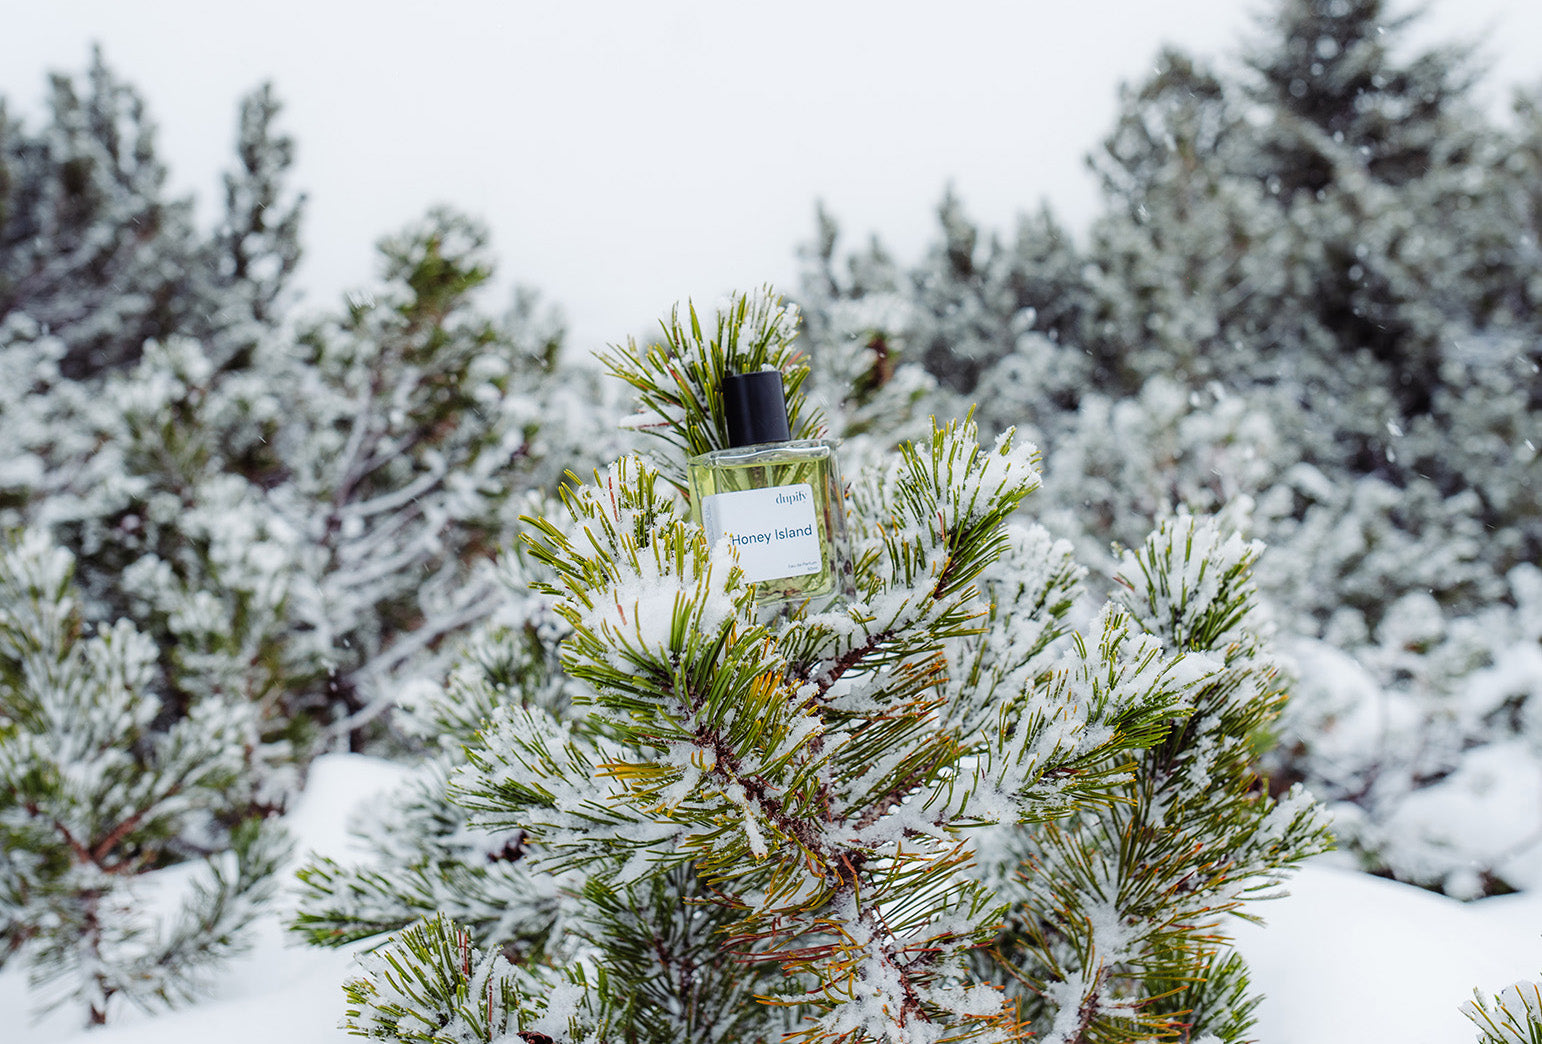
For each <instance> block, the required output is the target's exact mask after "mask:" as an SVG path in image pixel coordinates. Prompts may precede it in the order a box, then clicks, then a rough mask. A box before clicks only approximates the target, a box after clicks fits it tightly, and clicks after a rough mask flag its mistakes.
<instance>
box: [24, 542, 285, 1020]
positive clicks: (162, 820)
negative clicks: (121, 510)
mask: <svg viewBox="0 0 1542 1044" xmlns="http://www.w3.org/2000/svg"><path fill="white" fill-rule="evenodd" d="M72 566H73V562H72V559H71V556H70V555H69V553H68V552H67V551H65V550H63V549H62V548H59V547H56V546H53V545H52V544H51V543H50V542H49V541H48V539H47V538H46V537H45V536H43V535H42V534H40V533H37V532H32V533H28V534H26V535H24V536H23V537H22V538H21V539H20V540H19V541H17V542H15V543H13V544H8V545H7V546H5V547H4V548H3V550H0V964H3V963H6V962H9V961H11V960H16V961H20V962H22V963H23V964H24V965H25V966H26V967H27V968H28V970H29V977H30V978H31V980H32V982H33V985H34V986H35V987H36V988H37V989H38V993H39V997H40V998H41V999H42V1000H43V1001H44V1002H45V1003H51V1004H55V1005H58V1004H69V1005H72V1006H76V1007H78V1008H79V1009H82V1010H83V1012H84V1014H85V1016H86V1020H87V1021H88V1022H90V1023H102V1022H105V1021H106V1020H107V1018H108V1015H109V1012H111V1011H112V1010H114V1009H115V1008H116V1007H117V1006H118V1005H120V1004H121V1002H122V1001H124V1000H126V1001H129V1002H131V1003H133V1004H136V1005H139V1006H141V1007H153V1006H155V1005H157V1004H164V1003H172V1002H175V1001H178V1000H182V999H185V998H186V997H187V996H189V995H190V994H191V992H192V991H193V989H194V988H195V987H196V986H197V984H198V983H199V981H200V976H202V975H204V974H207V972H208V971H209V969H210V966H211V965H210V962H211V961H212V960H214V959H217V958H219V957H221V956H223V955H225V954H228V953H229V952H230V951H231V950H232V949H235V948H238V947H239V946H240V944H241V931H242V929H244V928H245V927H246V924H247V922H248V921H249V920H250V917H251V911H252V909H253V908H254V907H255V906H258V905H260V904H262V903H263V902H265V901H266V900H267V899H268V898H269V897H270V896H271V894H272V891H273V888H274V886H275V884H276V881H275V879H274V877H273V872H274V870H275V869H276V868H277V866H278V864H279V863H280V862H281V861H282V860H283V858H284V855H285V846H284V845H283V843H282V839H281V836H280V835H279V834H277V833H275V832H274V831H273V830H272V829H271V828H270V827H268V826H266V825H265V824H264V823H263V821H262V820H261V819H260V818H253V817H252V816H251V814H250V812H249V811H248V810H249V809H250V807H251V805H252V799H251V794H250V793H249V791H250V787H251V785H252V780H253V779H254V778H255V773H254V772H253V771H252V769H251V767H250V766H249V765H248V764H247V760H248V759H249V758H250V757H251V756H252V753H253V750H254V748H255V747H256V745H257V744H256V733H257V728H256V725H257V721H256V715H255V713H254V712H253V708H252V707H251V706H250V705H247V704H244V703H232V702H230V701H227V700H222V699H218V698H216V697H210V698H208V699H205V700H202V701H200V702H198V703H197V704H195V705H194V706H193V707H191V708H190V709H189V711H188V713H187V714H186V715H185V716H183V717H182V718H181V719H180V720H179V721H177V723H176V724H175V725H173V726H172V727H171V728H169V729H167V728H157V727H156V718H157V715H158V714H159V713H160V711H161V710H162V701H161V700H160V699H159V698H158V697H157V696H156V694H155V692H154V691H153V689H152V687H151V681H152V679H153V677H154V665H155V658H156V648H155V645H154V643H153V642H151V641H150V640H149V639H148V638H147V637H146V636H144V635H142V634H140V633H139V632H137V631H136V630H135V629H134V627H133V626H132V625H131V624H129V623H128V622H127V621H120V622H119V623H118V624H116V625H114V626H111V627H107V626H103V627H100V628H97V629H96V630H95V632H94V633H89V632H86V631H85V629H84V628H83V626H82V621H81V616H80V606H79V601H78V598H77V596H76V594H75V592H74V590H73V588H72V584H71V571H72ZM227 831H228V832H229V834H230V838H229V841H228V846H229V852H228V853H226V854H225V855H223V856H215V857H213V858H210V859H209V860H208V861H207V863H206V866H205V869H204V879H203V880H200V881H199V882H198V883H197V884H196V885H195V886H194V887H193V888H192V889H191V890H190V891H189V892H188V894H187V896H186V898H185V899H184V901H183V902H182V906H181V909H180V910H178V911H177V912H176V914H175V916H173V917H170V918H157V917H156V916H154V915H153V914H152V913H150V912H149V911H148V910H147V909H146V896H145V894H144V891H143V878H141V877H139V876H138V875H140V874H141V873H142V872H143V871H145V870H146V869H152V868H155V867H157V866H163V865H166V864H168V863H170V862H176V861H181V860H184V859H188V858H191V857H197V856H200V855H206V854H209V852H210V851H211V849H210V848H209V847H207V846H219V847H224V846H225V845H226V844H227V842H226V841H225V840H224V838H223V837H222V836H221V835H222V834H224V833H225V832H227ZM200 838H202V839H203V840H202V846H201V845H200ZM201 847H202V850H201V851H200V848H201Z"/></svg>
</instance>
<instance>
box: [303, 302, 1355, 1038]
mask: <svg viewBox="0 0 1542 1044" xmlns="http://www.w3.org/2000/svg"><path fill="white" fill-rule="evenodd" d="M796 327H797V316H796V313H795V312H794V311H793V310H791V309H790V308H786V307H784V306H783V305H782V304H781V302H780V301H779V300H778V299H776V298H775V297H773V296H771V295H770V293H769V292H766V293H763V294H758V295H746V296H740V297H736V298H734V299H733V300H732V301H730V302H729V304H728V306H727V307H726V308H725V309H724V310H723V311H721V312H720V313H719V314H718V316H717V318H716V322H715V323H712V322H708V323H703V322H701V321H700V319H699V317H698V316H697V315H696V313H695V311H694V310H691V312H690V314H689V320H688V321H682V320H681V318H680V317H679V315H678V314H677V315H676V316H675V317H674V318H673V319H672V320H671V321H670V322H666V323H665V324H664V325H663V333H664V337H663V340H662V341H661V342H660V343H658V344H655V345H652V346H649V347H648V348H647V349H645V350H644V349H639V348H637V347H636V346H635V345H629V346H627V348H625V349H616V350H615V351H614V352H613V353H612V355H611V356H610V358H609V359H608V360H607V362H608V363H609V364H610V367H611V369H612V371H613V372H614V373H616V374H618V375H619V376H621V377H623V378H624V379H625V380H626V381H627V382H628V383H629V384H630V385H631V386H632V387H633V388H634V389H635V390H636V391H637V392H638V400H639V408H640V409H641V410H642V411H643V412H644V414H646V415H651V416H645V417H644V418H642V420H643V422H644V423H640V424H639V425H638V426H639V427H640V428H641V429H642V430H644V431H648V432H650V433H653V434H657V435H660V436H661V437H662V440H663V442H664V443H666V444H668V445H669V446H670V447H671V453H673V454H677V453H678V452H679V450H678V447H681V446H688V445H691V444H692V442H693V440H697V439H700V438H702V437H703V436H702V434H701V433H700V432H691V431H687V430H685V429H684V427H683V425H684V424H685V423H686V422H685V421H684V420H682V418H692V417H696V418H701V417H704V416H711V415H712V412H713V410H712V403H711V401H710V396H711V395H712V389H714V388H715V385H716V379H715V378H716V376H717V375H718V374H719V373H721V372H724V371H725V370H726V371H745V370H751V369H758V368H760V367H762V366H764V365H773V366H777V367H778V368H781V369H783V370H784V372H785V373H786V375H787V380H786V384H787V386H788V387H789V388H790V389H794V393H793V395H792V401H791V402H790V403H789V405H790V408H791V409H792V410H793V411H794V414H795V416H798V417H800V418H802V422H803V424H805V425H807V426H810V427H811V428H816V429H817V425H818V424H819V417H818V413H817V411H815V410H812V409H807V410H806V409H805V406H806V403H805V402H804V401H803V398H802V395H803V392H802V384H803V379H804V377H805V376H806V375H807V373H808V363H807V361H806V359H805V358H804V357H803V356H802V355H800V354H799V353H798V352H797V351H796V350H795V348H794V346H793V338H794V336H795V333H796ZM711 436H712V433H711V432H708V433H707V435H706V436H705V437H706V438H709V439H710V438H711ZM678 473H679V467H678V461H674V460H666V462H665V463H664V464H663V465H662V466H656V465H655V464H653V463H650V462H649V461H647V460H645V459H643V458H641V457H635V456H634V457H627V458H624V459H622V460H620V461H617V462H615V463H614V464H612V465H610V466H609V467H608V468H605V469H604V470H602V471H599V472H596V474H595V478H594V481H593V482H589V483H582V484H574V485H572V486H570V487H569V488H567V489H566V490H565V491H564V494H563V497H562V503H561V504H560V505H555V504H554V505H553V506H552V509H551V510H550V511H549V512H547V513H545V514H544V516H543V517H538V518H536V517H532V518H531V519H529V520H528V523H529V530H528V537H527V539H528V544H529V548H528V552H526V553H524V554H522V555H516V556H511V564H510V567H509V568H510V571H511V574H513V573H520V572H521V570H523V571H524V575H526V576H536V577H538V578H539V579H538V580H536V582H535V583H536V586H537V587H539V588H540V589H541V590H544V591H545V592H546V594H547V595H548V597H549V598H550V599H551V602H550V609H547V608H545V607H541V606H539V605H538V604H536V603H530V604H529V613H530V619H531V620H536V619H538V618H539V617H540V616H541V615H542V614H543V613H549V612H551V611H554V612H555V613H556V614H557V616H556V619H558V620H560V623H557V624H556V625H555V626H548V627H547V628H546V630H545V631H541V630H540V629H539V628H536V629H533V630H532V629H530V628H526V629H524V630H523V632H522V633H523V634H525V635H526V636H530V635H536V634H545V635H546V636H547V639H548V640H551V639H555V638H556V637H557V636H558V635H561V636H562V640H561V644H560V667H559V666H558V665H557V664H556V663H553V662H550V661H541V660H540V657H539V656H536V657H535V658H534V659H527V660H526V661H525V662H527V663H529V664H538V665H539V666H538V669H533V670H529V671H525V672H523V673H520V672H513V673H511V672H509V671H506V670H500V669H498V668H497V667H496V666H495V661H496V659H497V658H496V656H489V655H488V652H487V650H488V645H487V644H486V643H485V642H474V643H472V645H470V646H468V649H469V650H470V651H469V652H468V657H467V660H466V661H465V663H464V664H463V668H462V669H461V670H460V671H458V672H457V673H456V674H455V675H454V676H453V677H452V682H451V689H447V690H446V691H445V692H443V693H438V694H434V693H430V694H426V695H425V697H424V699H423V700H422V709H421V713H422V714H423V715H424V720H428V721H432V720H439V721H441V722H443V723H444V725H445V727H446V728H447V730H449V731H452V732H457V733H458V735H460V736H461V737H463V739H464V741H465V742H464V748H463V749H453V748H454V744H446V746H445V748H444V749H443V750H442V751H441V753H440V754H439V755H437V756H436V757H435V759H434V760H433V761H432V762H431V763H430V764H429V765H427V766H426V767H425V769H424V773H423V775H422V776H420V777H419V778H418V779H417V780H416V781H414V782H413V783H412V784H411V785H410V786H408V787H407V788H405V789H404V790H403V791H401V792H400V793H399V794H398V795H397V796H396V798H395V801H394V803H393V807H392V808H390V809H386V810H383V811H379V812H377V813H376V818H375V825H374V826H373V827H372V828H371V829H373V830H374V831H375V832H376V833H379V834H382V835H388V834H390V833H391V830H390V829H389V827H388V826H387V824H389V823H390V822H391V821H392V819H393V818H394V819H397V820H398V821H402V820H405V821H408V822H411V823H413V824H415V825H418V826H421V825H423V824H425V823H429V822H435V821H437V822H438V823H440V824H441V826H440V834H439V836H438V837H437V838H434V837H428V836H421V835H420V836H419V837H418V838H417V839H415V840H412V841H407V842H404V843H398V844H396V845H393V846H390V847H389V848H388V850H387V853H386V854H385V855H383V856H382V858H380V859H379V860H377V861H376V862H375V864H373V865H367V866H361V867H344V866H340V865H337V864H333V863H325V864H316V865H313V866H312V867H310V868H308V869H307V871H305V873H304V877H305V880H306V883H307V894H306V897H305V898H304V900H303V902H302V910H301V916H300V918H299V922H298V923H297V928H299V929H300V930H302V931H305V932H306V933H308V934H309V935H310V937H311V938H312V939H313V940H314V941H317V942H337V941H341V940H343V939H346V938H358V937H361V936H364V935H368V934H370V931H371V930H374V931H378V930H380V929H381V928H382V927H391V928H395V929H400V931H399V932H398V934H396V935H395V936H394V937H392V938H391V939H390V940H389V941H387V942H385V943H383V944H382V946H381V947H380V948H379V949H378V950H377V951H376V952H375V953H374V955H373V956H372V958H371V959H370V962H369V963H368V964H367V965H366V966H365V968H364V970H363V972H362V973H361V974H360V975H359V976H358V977H357V978H355V979H354V980H353V981H351V982H350V983H349V984H348V987H347V992H348V998H349V1002H350V1004H349V1009H348V1014H347V1016H346V1018H345V1020H344V1025H345V1026H346V1027H347V1028H349V1029H350V1030H351V1031H352V1032H354V1033H357V1034H359V1035H363V1036H367V1037H372V1038H376V1039H382V1040H400V1041H425V1042H426V1041H435V1042H439V1041H444V1042H448V1041H452V1040H453V1041H466V1040H480V1041H487V1042H491V1041H494V1040H505V1039H510V1038H511V1037H513V1038H515V1039H521V1040H524V1041H528V1042H544V1041H563V1042H573V1044H577V1042H581V1041H583V1042H587V1041H593V1042H620V1041H628V1042H630V1041H658V1042H661V1044H662V1042H666V1041H667V1042H679V1041H692V1042H696V1041H700V1042H708V1041H773V1040H791V1041H807V1042H815V1041H849V1042H857V1041H915V1042H922V1041H926V1042H931V1041H962V1040H972V1041H1015V1040H1026V1039H1029V1038H1030V1037H1032V1038H1033V1039H1037V1040H1047V1041H1057V1042H1072V1041H1082V1042H1092V1041H1134V1040H1154V1039H1159V1038H1160V1039H1166V1038H1169V1037H1172V1036H1174V1035H1182V1037H1183V1039H1189V1040H1194V1041H1199V1040H1217V1041H1237V1040H1242V1039H1245V1034H1246V1032H1247V1026H1248V1025H1249V1015H1248V1013H1249V1010H1250V1008H1251V1005H1252V1003H1254V1001H1253V999H1252V998H1251V997H1250V995H1249V993H1248V988H1247V982H1246V969H1245V967H1244V966H1243V965H1242V963H1241V961H1240V960H1239V959H1238V958H1237V957H1236V956H1235V954H1234V953H1233V952H1232V951H1231V949H1230V948H1229V946H1228V945H1227V943H1226V935H1225V925H1226V918H1227V917H1228V916H1229V915H1231V914H1232V913H1234V912H1240V911H1242V910H1243V904H1244V903H1246V902H1247V901H1248V900H1250V899H1253V898H1256V897H1259V896H1261V895H1265V894H1267V893H1269V892H1270V891H1271V890H1272V889H1273V888H1275V886H1277V885H1278V884H1279V882H1280V881H1281V880H1282V879H1283V878H1284V876H1285V875H1286V873H1287V872H1288V870H1289V868H1290V867H1291V866H1292V865H1293V864H1294V863H1296V862H1297V861H1299V860H1300V859H1302V858H1304V857H1305V856H1306V855H1308V854H1310V853H1312V852H1314V851H1317V850H1318V849H1320V848H1321V847H1322V845H1323V844H1324V833H1323V828H1322V824H1321V822H1320V821H1319V818H1318V813H1317V810H1316V808H1315V807H1314V806H1313V805H1312V804H1311V803H1310V802H1309V801H1307V800H1306V799H1305V798H1304V797H1303V796H1302V795H1300V794H1298V793H1292V794H1290V795H1287V796H1286V797H1284V798H1282V799H1279V800H1276V799H1273V798H1271V797H1270V796H1269V793H1268V788H1267V787H1266V786H1264V785H1263V784H1262V781H1260V780H1258V779H1257V778H1256V777H1255V776H1254V774H1253V773H1252V771H1251V769H1250V765H1251V759H1252V756H1253V754H1254V753H1255V751H1256V749H1257V744H1258V743H1259V741H1260V737H1261V736H1263V735H1264V734H1265V733H1266V730H1267V728H1268V725H1269V723H1270V722H1271V721H1272V720H1273V718H1274V717H1275V716H1276V715H1277V714H1278V712H1279V708H1280V704H1281V702H1282V701H1283V698H1284V694H1283V690H1282V687H1281V681H1280V677H1279V674H1278V672H1277V668H1276V665H1275V663H1274V661H1273V659H1272V658H1271V656H1270V653H1269V649H1268V643H1267V641H1266V638H1265V636H1264V633H1263V627H1262V626H1261V624H1260V623H1259V621H1258V620H1257V619H1256V613H1255V612H1254V609H1253V588H1252V583H1251V580H1250V570H1251V568H1252V565H1253V562H1254V559H1255V558H1256V556H1257V554H1258V550H1259V549H1258V547H1257V546H1256V545H1254V544H1250V543H1247V542H1245V541H1243V540H1242V539H1241V538H1240V537H1236V536H1233V535H1232V534H1230V533H1227V532H1224V531H1223V530H1222V528H1221V527H1220V526H1219V524H1217V523H1215V522H1213V521H1209V520H1199V519H1193V518H1179V519H1177V520H1175V521H1173V522H1170V523H1168V524H1166V525H1164V526H1163V527H1162V528H1161V529H1160V530H1159V531H1158V532H1157V533H1155V534H1154V535H1153V536H1152V537H1151V539H1150V540H1149V541H1148V542H1147V543H1146V544H1145V545H1144V546H1143V547H1142V548H1140V549H1139V550H1138V551H1136V552H1133V553H1131V554H1130V555H1129V556H1128V557H1127V559H1126V568H1125V570H1124V580H1125V583H1126V584H1127V585H1128V586H1127V588H1126V589H1125V590H1124V591H1123V592H1122V593H1121V595H1120V596H1119V597H1118V598H1116V599H1114V600H1112V601H1109V602H1107V603H1106V604H1103V605H1102V606H1101V608H1099V607H1098V605H1097V604H1096V602H1095V600H1094V599H1092V598H1091V596H1090V595H1089V593H1088V592H1087V591H1086V590H1084V588H1083V583H1084V576H1085V570H1083V569H1082V568H1081V567H1080V566H1078V565H1077V563H1076V562H1075V561H1074V560H1073V558H1072V552H1071V549H1070V546H1069V545H1068V544H1066V543H1065V542H1061V541H1055V540H1053V539H1051V538H1050V537H1049V536H1048V534H1047V533H1046V532H1045V531H1044V530H1043V529H1042V528H1040V527H1039V526H1038V525H1036V524H1035V523H1033V522H1032V521H1031V515H1030V513H1029V512H1028V511H1027V510H1026V509H1020V505H1021V504H1022V502H1023V501H1024V499H1025V498H1026V497H1028V496H1029V495H1030V494H1031V493H1032V492H1033V491H1034V490H1035V488H1036V487H1037V485H1038V482H1039V471H1038V464H1037V459H1036V454H1035V452H1034V450H1033V449H1032V448H1031V447H1026V446H1022V445H1018V444H1016V443H1015V442H1014V439H1013V436H1012V433H1011V432H1008V433H1006V434H1004V435H1003V436H1001V437H1000V438H999V439H997V440H995V442H994V443H992V444H990V445H988V446H982V445H980V444H979V442H978V438H977V433H976V429H975V426H974V424H973V423H972V422H971V421H970V420H967V419H966V420H964V421H962V422H959V421H953V422H947V423H939V424H934V426H933V430H932V432H931V434H930V437H928V438H922V439H918V440H916V441H914V442H911V443H906V444H904V445H901V446H898V447H897V448H896V449H895V450H894V451H893V452H892V453H891V454H888V455H887V456H886V457H883V458H881V459H880V460H879V461H878V463H876V464H873V465H870V466H868V467H866V468H864V469H863V471H862V472H861V473H860V474H858V475H857V476H856V477H855V479H854V481H853V483H852V486H851V489H850V492H849V494H848V497H847V510H848V512H849V521H850V529H851V532H852V534H853V540H854V545H855V558H856V578H857V589H858V595H857V597H856V598H855V599H854V600H852V601H850V602H849V603H847V604H845V605H844V606H842V607H841V608H839V609H838V610H835V611H829V612H825V613H820V614H810V613H806V612H803V611H793V612H790V613H784V614H781V615H777V616H767V615H766V614H765V612H764V611H759V612H758V611H757V609H756V606H755V602H754V591H753V588H752V587H751V586H750V585H747V584H745V583H744V581H743V576H742V573H741V571H740V569H739V567H738V564H737V561H736V557H735V552H734V550H733V548H732V547H731V546H730V545H729V544H727V543H720V544H719V545H718V546H716V547H714V546H710V545H708V544H707V542H706V540H705V539H704V537H703V535H702V533H701V531H700V530H699V529H698V528H697V527H696V526H694V525H692V524H691V523H690V522H689V512H688V511H687V509H686V505H685V504H683V503H682V501H681V494H680V492H679V488H678V486H679V483H678ZM521 562H523V564H522V565H521V564H519V563H521ZM1073 620H1076V621H1081V623H1080V625H1079V626H1073ZM547 623H548V624H550V623H551V619H550V618H548V620H547ZM503 633H504V634H505V635H515V634H518V633H521V632H519V631H517V630H506V631H505V632H503ZM494 644H496V642H495V643H494ZM556 679H560V681H557V680H556ZM451 690H454V691H453V692H452V691H451ZM559 690H560V692H561V697H560V698H555V697H554V695H553V694H554V692H556V691H559ZM457 703H459V704H462V705H463V706H465V705H469V706H474V707H477V708H479V709H480V710H481V711H482V713H483V720H482V721H481V722H480V724H479V726H478V727H477V729H476V731H475V732H474V733H473V732H472V731H471V730H470V728H469V727H467V725H466V715H465V714H464V712H463V711H462V712H461V713H456V712H455V711H454V710H453V707H454V706H455V705H456V704H457ZM436 846H437V847H436ZM435 852H437V853H438V854H437V856H436V855H435V854H434V853H435ZM494 868H497V870H496V873H495V871H494ZM457 875H458V877H459V879H462V880H467V881H475V883H476V886H477V888H479V889H481V890H482V892H483V895H484V898H483V899H482V900H481V901H469V900H465V899H460V898H455V899H449V900H448V901H447V902H446V903H445V904H444V905H445V906H447V907H455V908H459V909H461V910H463V911H464V912H465V914H466V915H467V916H466V917H465V920H464V922H462V923H456V920H455V917H456V913H455V911H454V910H453V909H452V910H449V911H448V913H449V916H446V915H445V913H442V912H440V910H438V909H435V908H432V907H431V906H429V903H430V902H431V901H432V897H433V896H434V895H435V894H439V895H444V894H445V892H444V890H443V889H442V888H441V887H439V886H436V885H435V884H434V883H433V882H435V881H438V882H444V881H447V880H450V879H455V878H457ZM499 895H501V896H502V897H503V902H504V904H505V906H506V907H507V908H512V909H518V910H523V911H529V912H530V914H531V916H529V917H528V918H521V919H519V920H518V921H517V923H516V922H511V920H509V919H501V918H498V917H495V916H492V914H493V913H494V912H495V911H496V909H497V907H498V902H497V896H499ZM468 908H469V909H468Z"/></svg>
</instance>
